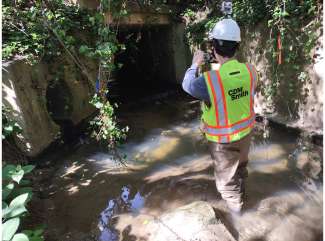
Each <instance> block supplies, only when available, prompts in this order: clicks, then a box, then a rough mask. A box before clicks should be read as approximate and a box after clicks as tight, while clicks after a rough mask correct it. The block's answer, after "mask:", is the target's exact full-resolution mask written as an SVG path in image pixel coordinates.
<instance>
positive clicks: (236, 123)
mask: <svg viewBox="0 0 325 241" xmlns="http://www.w3.org/2000/svg"><path fill="white" fill-rule="evenodd" d="M252 117H253V113H251V115H250V116H248V117H247V118H245V119H242V120H240V121H237V122H235V123H233V124H230V125H226V126H222V127H225V128H227V127H232V126H234V125H238V124H240V123H242V122H244V121H247V120H249V119H251V118H252ZM204 124H205V125H206V126H208V127H211V128H220V126H212V125H208V124H206V123H204Z"/></svg>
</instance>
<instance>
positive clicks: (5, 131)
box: [2, 106, 22, 140]
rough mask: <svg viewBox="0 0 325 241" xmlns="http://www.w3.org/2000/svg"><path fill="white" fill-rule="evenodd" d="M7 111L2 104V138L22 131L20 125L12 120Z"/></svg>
mask: <svg viewBox="0 0 325 241" xmlns="http://www.w3.org/2000/svg"><path fill="white" fill-rule="evenodd" d="M8 113H9V110H8V108H6V107H5V106H2V140H4V139H8V138H9V137H11V136H13V135H15V134H19V133H21V132H22V129H21V127H20V125H19V124H18V123H17V122H16V121H15V120H12V119H11V118H10V117H9V115H8Z"/></svg>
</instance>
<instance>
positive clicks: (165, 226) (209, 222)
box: [146, 201, 235, 241]
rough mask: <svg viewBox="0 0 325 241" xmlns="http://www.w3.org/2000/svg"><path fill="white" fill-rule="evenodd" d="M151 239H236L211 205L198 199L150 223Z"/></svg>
mask: <svg viewBox="0 0 325 241" xmlns="http://www.w3.org/2000/svg"><path fill="white" fill-rule="evenodd" d="M146 233H147V234H149V240H150V241H166V240H168V241H176V240H177V241H200V240H202V241H235V239H234V238H233V236H232V235H231V233H230V232H229V231H228V230H227V228H226V227H225V226H224V225H223V224H222V223H221V221H220V220H218V219H217V218H216V216H215V212H214V210H213V208H212V207H211V205H209V204H208V203H207V202H203V201H198V202H194V203H191V204H189V205H186V206H183V207H180V208H177V209H175V210H174V211H171V212H168V213H166V214H163V215H162V216H160V217H159V218H157V219H155V221H154V222H152V223H150V224H148V226H147V228H146Z"/></svg>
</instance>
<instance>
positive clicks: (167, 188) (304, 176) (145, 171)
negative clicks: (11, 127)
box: [33, 96, 323, 241]
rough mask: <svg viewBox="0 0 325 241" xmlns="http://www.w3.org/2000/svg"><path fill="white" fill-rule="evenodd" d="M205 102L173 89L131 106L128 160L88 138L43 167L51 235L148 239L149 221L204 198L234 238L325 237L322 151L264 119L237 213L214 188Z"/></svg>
mask: <svg viewBox="0 0 325 241" xmlns="http://www.w3.org/2000/svg"><path fill="white" fill-rule="evenodd" d="M198 106H199V103H198V102H197V101H193V100H191V99H188V98H185V97H181V96H172V97H168V98H163V99H158V100H152V101H149V102H146V103H143V104H140V105H129V106H128V107H124V109H122V110H121V113H125V114H123V115H122V114H121V116H120V119H121V120H122V122H123V123H127V124H128V125H129V127H130V133H129V138H128V140H127V142H126V143H125V144H124V145H123V146H122V147H121V148H120V152H121V153H123V154H125V155H126V156H127V167H125V166H123V165H121V164H119V163H117V162H116V161H114V159H113V158H112V156H111V155H110V154H108V153H107V152H106V151H105V150H104V148H103V147H101V146H100V145H98V144H93V143H91V142H87V141H82V144H81V143H80V144H79V145H78V146H77V147H75V148H74V149H72V150H71V151H70V152H69V153H68V154H67V155H64V156H62V157H60V161H59V162H57V163H58V164H57V165H56V166H55V167H51V168H44V169H39V170H38V171H39V179H40V182H41V183H42V188H41V195H40V197H39V199H38V200H36V201H35V202H36V204H35V203H34V204H33V206H34V208H33V209H37V210H38V211H39V213H40V218H39V222H42V223H45V224H46V228H45V230H46V232H45V236H46V239H45V240H48V241H52V240H53V241H54V240H60V241H68V240H75V241H76V240H80V241H82V240H100V241H117V240H124V241H127V240H128V241H130V240H147V239H148V235H147V233H146V225H147V224H148V223H150V222H153V220H157V218H159V216H160V215H161V214H163V213H165V212H167V211H170V210H174V209H175V208H177V207H180V206H183V205H186V204H189V203H191V202H194V201H198V200H203V201H206V202H208V203H210V204H211V205H212V206H213V207H214V208H215V209H216V210H219V214H220V215H219V217H218V218H220V220H221V222H224V223H225V225H226V226H227V227H228V228H229V229H230V230H231V232H232V233H233V234H234V236H236V239H237V240H247V241H258V240H261V241H263V240H286V241H288V240H295V241H300V240H301V241H313V240H317V241H320V240H322V234H323V230H322V226H323V224H322V222H323V221H322V213H323V207H322V203H323V198H322V196H323V195H322V194H323V183H322V181H321V180H322V165H321V163H322V148H320V147H317V146H314V145H312V144H310V145H307V146H306V145H303V144H301V143H302V142H303V141H302V140H301V137H300V136H299V135H298V134H297V133H296V132H294V131H290V130H288V129H284V128H276V127H267V129H265V128H266V127H265V126H263V124H262V123H257V125H256V128H255V130H254V136H253V140H252V144H251V147H250V154H249V158H250V162H249V165H248V171H249V177H248V179H247V184H246V192H247V203H246V212H245V213H244V214H243V215H242V216H241V217H238V219H236V220H233V219H231V217H230V215H229V213H228V210H227V207H226V205H225V202H224V201H222V200H221V197H220V194H219V193H218V192H217V190H216V188H215V183H214V177H213V168H212V161H211V159H210V156H209V153H208V150H207V145H206V143H205V140H204V138H203V136H202V134H201V133H200V130H199V126H200V123H199V108H198ZM265 133H269V136H268V137H266V136H265V135H266V134H265ZM265 137H266V138H265ZM46 173H47V174H48V173H52V174H51V175H48V176H47V178H45V176H46ZM43 177H44V180H43V179H42V178H43ZM36 206H37V207H36ZM184 225H186V224H184ZM166 241H168V240H166Z"/></svg>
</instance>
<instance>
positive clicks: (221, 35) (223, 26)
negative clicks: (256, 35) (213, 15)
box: [209, 18, 241, 42]
mask: <svg viewBox="0 0 325 241" xmlns="http://www.w3.org/2000/svg"><path fill="white" fill-rule="evenodd" d="M209 38H210V39H220V40H228V41H236V42H240V40H241V39H240V28H239V26H238V24H237V23H236V21H234V20H232V19H230V18H227V19H223V20H221V21H219V22H217V23H216V25H215V26H214V28H213V29H212V31H211V32H210V33H209Z"/></svg>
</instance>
